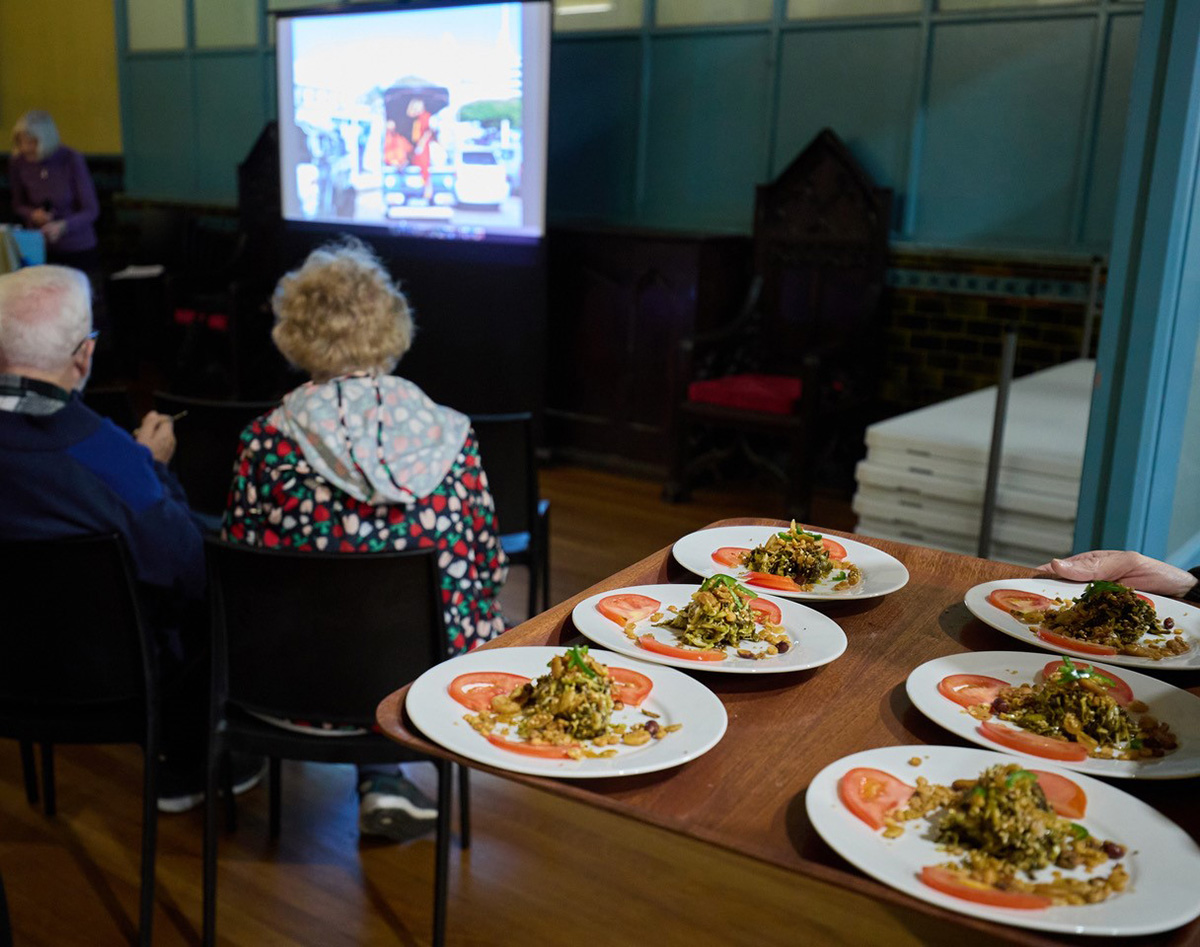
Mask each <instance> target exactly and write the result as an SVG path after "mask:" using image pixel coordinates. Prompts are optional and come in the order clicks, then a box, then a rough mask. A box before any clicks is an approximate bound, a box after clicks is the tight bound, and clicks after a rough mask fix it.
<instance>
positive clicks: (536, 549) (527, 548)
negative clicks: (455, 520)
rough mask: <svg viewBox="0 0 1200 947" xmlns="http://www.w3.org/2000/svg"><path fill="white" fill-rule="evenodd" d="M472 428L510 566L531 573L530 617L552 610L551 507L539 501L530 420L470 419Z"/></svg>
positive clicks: (524, 416) (528, 417)
mask: <svg viewBox="0 0 1200 947" xmlns="http://www.w3.org/2000/svg"><path fill="white" fill-rule="evenodd" d="M471 426H472V427H473V428H474V429H475V437H476V440H477V441H478V443H479V456H480V458H481V459H482V460H483V469H484V470H485V471H487V478H488V484H489V485H490V487H491V491H492V498H493V499H494V500H495V503H496V519H497V520H498V522H499V526H500V529H501V530H503V532H501V534H500V545H501V547H503V549H504V552H505V555H507V556H508V561H509V562H510V563H513V564H514V565H523V566H527V567H528V569H529V617H530V618H532V617H533V616H534V615H536V614H537V613H538V611H539V609H538V592H539V590H540V591H541V597H542V609H547V608H549V607H550V501H549V500H545V499H542V498H541V497H539V496H538V493H539V489H538V472H537V459H536V457H535V456H534V449H533V415H532V414H530V413H528V412H521V413H516V414H473V415H471Z"/></svg>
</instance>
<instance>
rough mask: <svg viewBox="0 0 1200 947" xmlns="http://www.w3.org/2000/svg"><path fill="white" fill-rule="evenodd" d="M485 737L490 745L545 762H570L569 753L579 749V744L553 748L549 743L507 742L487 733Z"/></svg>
mask: <svg viewBox="0 0 1200 947" xmlns="http://www.w3.org/2000/svg"><path fill="white" fill-rule="evenodd" d="M484 736H485V737H487V741H488V743H490V744H491V745H492V746H495V747H499V748H500V749H502V750H508V751H509V752H510V753H520V754H521V755H522V756H538V757H541V758H542V759H545V760H569V759H570V758H571V754H570V752H569V751H570V750H572V749H576V748H578V744H571V746H553V745H552V744H549V743H538V744H534V743H526V742H524V741H523V740H506V739H504V737H499V736H496V734H494V733H485V734H484Z"/></svg>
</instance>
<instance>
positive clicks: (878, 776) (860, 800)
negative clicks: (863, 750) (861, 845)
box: [838, 766, 913, 829]
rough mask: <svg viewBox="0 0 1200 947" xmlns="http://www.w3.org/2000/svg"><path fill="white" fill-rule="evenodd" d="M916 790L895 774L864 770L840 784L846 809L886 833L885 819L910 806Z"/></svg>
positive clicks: (859, 769) (853, 772) (841, 780)
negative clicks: (894, 811)
mask: <svg viewBox="0 0 1200 947" xmlns="http://www.w3.org/2000/svg"><path fill="white" fill-rule="evenodd" d="M912 794H913V787H912V786H910V785H908V783H903V782H901V781H900V780H898V779H897V778H896V777H895V776H893V775H892V774H891V773H885V772H884V771H883V770H880V769H869V768H867V767H865V766H860V767H858V768H857V769H852V770H850V772H848V773H846V775H845V776H843V777H842V778H841V779H840V780H838V796H839V797H840V798H841V800H842V805H844V806H845V807H846V808H847V809H849V810H850V811H851V812H853V813H854V814H855V815H856V816H858V817H859V818H860V819H862V820H863V821H864V822H865V823H867V825H869V826H870V827H871V828H873V829H882V828H883V826H884V817H885V816H886V815H887V814H888V813H889V812H891V811H892V810H893V809H895V808H896V807H897V806H901V805H903V804H904V803H906V802H908V799H909V797H910V796H911V795H912Z"/></svg>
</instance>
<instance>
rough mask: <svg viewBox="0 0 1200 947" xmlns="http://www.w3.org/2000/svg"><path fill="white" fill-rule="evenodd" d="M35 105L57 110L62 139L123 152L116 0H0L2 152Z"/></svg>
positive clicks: (94, 150)
mask: <svg viewBox="0 0 1200 947" xmlns="http://www.w3.org/2000/svg"><path fill="white" fill-rule="evenodd" d="M31 108H44V109H46V110H47V111H48V112H50V114H51V115H53V116H54V121H55V122H56V123H57V124H58V130H59V134H61V135H62V140H63V143H64V144H67V145H70V146H71V147H72V148H77V149H79V150H80V151H83V152H86V153H88V154H118V153H120V151H121V113H120V106H119V101H118V95H117V42H116V27H115V24H114V21H113V0H0V154H3V153H4V152H6V151H7V150H8V148H9V143H10V141H11V138H10V133H11V130H12V126H13V123H14V122H15V121H16V120H17V118H19V117H20V115H21V113H22V112H24V111H25V110H26V109H31Z"/></svg>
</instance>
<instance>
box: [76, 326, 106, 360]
mask: <svg viewBox="0 0 1200 947" xmlns="http://www.w3.org/2000/svg"><path fill="white" fill-rule="evenodd" d="M99 335H100V330H99V329H93V330H92V331H91V332H89V333H88V334H87V335H85V336H84V337H83V338H82V339H80V340H79V344H78V345H77V346H75V348H73V349H71V355H72V356H74V355H77V354H78V353H79V350H80V349H81V348H83V343H84V342H88V341H90V340H91V339H95V338H98V337H99Z"/></svg>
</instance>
